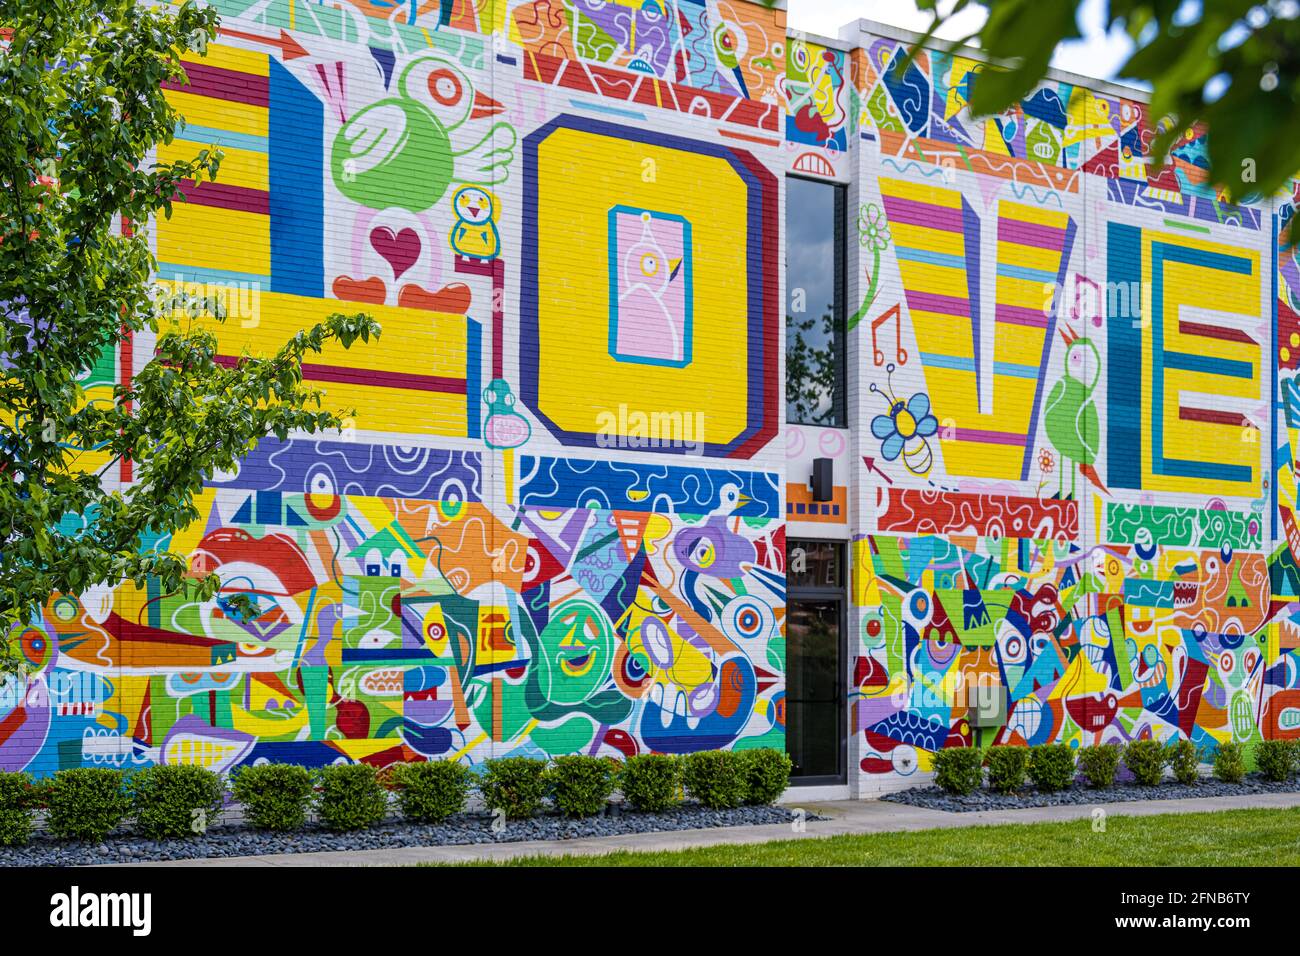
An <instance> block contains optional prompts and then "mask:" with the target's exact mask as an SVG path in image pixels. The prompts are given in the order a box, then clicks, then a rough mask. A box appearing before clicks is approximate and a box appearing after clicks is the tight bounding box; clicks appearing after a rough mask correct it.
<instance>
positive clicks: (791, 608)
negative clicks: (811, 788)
mask: <svg viewBox="0 0 1300 956" xmlns="http://www.w3.org/2000/svg"><path fill="white" fill-rule="evenodd" d="M842 557H843V546H842V545H840V544H838V543H835V542H810V541H791V542H790V544H789V549H788V554H787V558H788V563H787V565H786V567H787V581H788V594H787V598H786V710H785V730H786V750H787V752H788V753H789V754H790V759H791V760H792V761H794V770H793V773H792V775H791V777H792V780H791V782H793V783H803V784H812V783H816V784H827V783H842V782H844V779H845V777H844V761H845V725H846V723H847V720H848V709H847V706H846V701H845V687H844V663H843V662H844V595H843V572H842V570H841V569H842V565H843V561H842Z"/></svg>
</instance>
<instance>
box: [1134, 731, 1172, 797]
mask: <svg viewBox="0 0 1300 956" xmlns="http://www.w3.org/2000/svg"><path fill="white" fill-rule="evenodd" d="M1168 759H1169V754H1168V752H1167V751H1166V750H1165V745H1164V744H1162V743H1161V742H1160V741H1158V740H1134V741H1130V742H1129V744H1128V746H1126V747H1125V748H1124V766H1126V767H1128V769H1129V773H1131V774H1133V779H1134V780H1136V781H1137V782H1138V783H1139V784H1141V785H1142V786H1144V787H1154V786H1157V785H1158V784H1159V783H1160V781H1161V780H1163V779H1164V778H1165V763H1166V762H1167V761H1168Z"/></svg>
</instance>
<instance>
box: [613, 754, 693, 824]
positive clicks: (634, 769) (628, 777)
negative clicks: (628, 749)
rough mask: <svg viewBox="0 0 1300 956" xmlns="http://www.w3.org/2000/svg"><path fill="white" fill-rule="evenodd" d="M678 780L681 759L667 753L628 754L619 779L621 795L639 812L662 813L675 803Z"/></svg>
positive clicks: (680, 784)
mask: <svg viewBox="0 0 1300 956" xmlns="http://www.w3.org/2000/svg"><path fill="white" fill-rule="evenodd" d="M681 781H682V765H681V761H680V760H678V759H677V758H676V757H671V756H669V755H668V754H639V755H638V756H635V757H628V758H627V760H625V761H623V769H622V771H621V772H620V773H619V779H618V782H619V789H620V790H622V791H623V799H624V800H626V801H627V802H628V803H629V804H630V805H631V807H632V809H634V810H640V811H641V812H642V813H662V812H663V811H665V810H668V809H670V808H672V807H673V806H674V805H676V803H677V801H678V799H679V791H680V790H681V786H682V782H681Z"/></svg>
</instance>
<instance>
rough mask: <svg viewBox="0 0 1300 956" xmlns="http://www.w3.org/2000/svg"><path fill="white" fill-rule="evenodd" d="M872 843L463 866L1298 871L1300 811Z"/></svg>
mask: <svg viewBox="0 0 1300 956" xmlns="http://www.w3.org/2000/svg"><path fill="white" fill-rule="evenodd" d="M1092 827H1093V824H1092V821H1091V820H1090V819H1089V820H1078V821H1069V822H1065V823H1032V824H1023V823H1013V824H1006V825H1002V826H981V827H962V828H961V829H956V830H924V831H921V832H917V833H874V834H869V835H865V836H841V837H828V838H825V839H803V840H782V841H780V842H776V843H759V844H755V845H753V846H718V847H704V848H700V849H695V850H682V851H679V852H672V853H628V852H619V853H611V854H609V855H608V856H590V857H574V856H565V857H528V858H523V859H518V860H510V861H506V862H502V863H493V864H485V863H471V864H463V865H468V866H954V865H963V866H1259V865H1270V866H1296V865H1300V808H1296V809H1286V810H1224V811H1220V812H1217V813H1171V814H1166V815H1163V816H1154V817H1122V816H1111V817H1109V818H1107V820H1106V831H1105V832H1104V833H1097V832H1094V831H1093V828H1092Z"/></svg>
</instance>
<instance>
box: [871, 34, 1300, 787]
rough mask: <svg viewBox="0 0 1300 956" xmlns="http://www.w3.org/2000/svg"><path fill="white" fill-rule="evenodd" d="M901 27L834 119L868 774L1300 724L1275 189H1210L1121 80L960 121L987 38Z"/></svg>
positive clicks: (1244, 734)
mask: <svg viewBox="0 0 1300 956" xmlns="http://www.w3.org/2000/svg"><path fill="white" fill-rule="evenodd" d="M901 52H902V46H901V45H900V44H899V43H897V42H896V41H893V40H886V39H881V38H874V37H873V38H869V39H868V42H865V43H864V46H863V48H862V49H860V50H858V51H857V52H856V53H855V54H854V56H855V59H854V71H853V84H852V88H853V90H854V91H856V97H857V98H856V100H855V103H856V104H857V107H856V108H855V110H854V111H853V116H852V118H851V119H849V120H846V123H847V124H848V125H847V128H848V129H849V130H850V131H851V132H856V133H858V134H860V135H859V139H860V145H859V149H860V153H861V157H860V159H859V168H860V169H861V170H863V177H864V179H863V181H864V190H863V197H862V198H863V204H864V206H863V208H864V210H869V214H867V215H865V216H864V218H863V226H864V228H866V227H869V230H870V234H869V235H868V233H865V232H864V234H863V240H864V241H863V242H862V243H861V244H860V245H861V251H860V252H859V262H860V269H861V271H862V274H863V275H864V277H865V279H864V281H863V282H862V284H861V285H862V288H863V289H864V290H865V295H863V296H862V299H863V304H862V309H861V311H860V312H859V315H858V316H857V317H856V318H857V319H858V320H859V321H860V324H859V325H858V329H859V331H858V335H859V336H860V338H861V340H862V341H861V344H860V346H859V351H858V354H859V355H860V356H861V358H860V359H859V361H858V364H857V367H858V371H859V374H860V375H861V376H862V380H863V382H864V383H865V385H864V387H863V388H862V389H860V391H859V394H860V395H861V396H862V401H861V413H860V415H859V418H858V421H860V422H862V423H863V424H864V425H866V424H867V423H869V429H863V431H864V432H867V433H866V434H863V439H864V446H863V448H862V449H861V456H862V458H863V459H864V466H865V467H864V468H863V470H862V474H861V479H862V480H861V483H860V484H859V486H858V505H859V513H860V514H861V515H862V516H863V518H864V520H862V521H861V522H859V526H858V527H857V528H856V529H855V531H856V534H855V536H854V538H855V539H854V542H853V549H854V550H853V553H854V564H855V587H854V596H853V601H854V604H855V606H856V612H855V620H856V628H857V631H856V640H857V641H858V642H859V643H858V646H857V649H856V652H855V660H854V661H853V662H852V666H853V668H854V669H853V674H852V678H851V694H852V696H853V697H854V698H855V702H854V703H853V705H852V708H853V712H852V717H851V725H852V727H853V729H854V732H855V734H856V742H857V745H858V747H859V751H858V753H857V754H856V756H857V762H858V766H857V768H856V769H857V770H858V772H859V774H860V775H861V776H860V778H859V781H858V783H859V792H862V793H869V792H873V791H879V790H880V789H883V788H890V787H894V786H899V785H905V784H906V783H908V782H910V781H914V780H915V779H917V774H919V773H923V772H924V771H926V770H927V769H928V768H929V763H930V756H931V755H932V754H933V753H934V751H935V750H937V749H939V748H941V747H945V746H967V745H971V744H990V743H1022V744H1033V743H1042V742H1047V741H1064V742H1067V743H1070V744H1072V745H1075V746H1085V745H1089V744H1094V743H1101V742H1111V741H1114V742H1124V741H1127V740H1132V739H1135V738H1139V737H1154V738H1157V739H1165V738H1169V737H1174V736H1182V737H1187V738H1190V739H1191V740H1192V741H1194V742H1195V743H1196V744H1197V745H1198V746H1200V747H1202V748H1204V749H1205V750H1207V751H1212V750H1213V748H1214V747H1215V746H1216V745H1217V743H1219V742H1221V741H1226V740H1238V741H1242V742H1246V743H1249V742H1251V741H1254V740H1258V739H1262V737H1263V736H1265V735H1268V736H1277V735H1279V734H1280V735H1283V736H1295V735H1297V734H1300V723H1297V722H1296V721H1295V720H1294V719H1293V718H1292V717H1291V712H1290V711H1289V710H1288V711H1287V713H1288V717H1287V719H1282V718H1281V717H1280V716H1279V714H1280V713H1281V711H1279V708H1280V707H1286V706H1287V705H1286V704H1285V702H1286V701H1288V700H1289V699H1290V693H1291V688H1292V685H1293V684H1294V683H1295V680H1294V678H1293V676H1291V675H1292V672H1293V671H1295V666H1294V661H1293V659H1292V649H1293V647H1294V646H1295V642H1294V624H1293V623H1292V621H1291V611H1290V609H1291V607H1292V605H1293V602H1294V597H1293V596H1290V595H1294V594H1296V593H1298V592H1296V591H1294V590H1291V591H1288V590H1286V589H1287V588H1288V587H1291V586H1292V584H1291V582H1292V581H1293V580H1294V578H1292V577H1291V576H1289V573H1288V572H1289V569H1290V568H1292V567H1294V566H1295V560H1294V557H1293V556H1292V553H1291V546H1292V545H1290V544H1287V543H1285V542H1282V546H1281V547H1280V548H1275V547H1274V546H1272V545H1270V544H1269V542H1270V541H1274V540H1277V539H1276V538H1275V537H1272V536H1274V535H1277V533H1278V532H1277V530H1276V528H1277V523H1278V521H1279V520H1280V521H1282V522H1283V524H1287V523H1288V522H1290V524H1291V526H1294V522H1293V519H1289V518H1288V514H1289V511H1288V509H1287V508H1286V507H1285V506H1283V507H1281V508H1278V509H1276V510H1275V505H1277V504H1278V503H1279V499H1278V497H1277V488H1278V487H1279V482H1280V483H1281V484H1282V485H1283V486H1287V487H1289V488H1291V489H1293V488H1294V479H1293V478H1292V477H1291V475H1292V461H1291V451H1290V448H1291V447H1292V446H1291V445H1289V444H1288V443H1287V442H1286V441H1285V440H1280V441H1277V442H1272V444H1270V442H1271V441H1272V439H1271V438H1270V437H1269V436H1268V435H1267V434H1266V432H1267V431H1268V429H1269V428H1270V427H1271V426H1269V424H1268V423H1269V421H1270V420H1271V418H1272V417H1273V416H1272V415H1271V414H1270V411H1269V408H1270V399H1269V397H1268V396H1269V394H1270V390H1271V389H1273V388H1274V387H1275V386H1274V384H1273V379H1274V375H1273V373H1272V371H1271V369H1270V367H1269V366H1270V364H1271V363H1270V362H1267V361H1265V359H1264V355H1265V354H1266V353H1267V352H1268V350H1269V348H1270V346H1269V344H1268V343H1269V342H1270V341H1272V340H1273V339H1274V338H1275V337H1277V335H1278V332H1277V320H1278V318H1280V317H1284V316H1285V315H1286V313H1285V311H1284V309H1286V308H1289V306H1288V304H1287V302H1286V298H1285V293H1284V292H1280V293H1278V294H1277V295H1276V296H1273V295H1272V294H1271V293H1270V291H1269V281H1268V279H1267V278H1266V276H1265V275H1264V271H1265V270H1266V269H1267V268H1268V263H1269V261H1270V257H1272V256H1275V255H1280V256H1281V258H1282V259H1283V260H1285V258H1286V256H1285V254H1282V253H1276V252H1275V251H1274V248H1273V247H1274V245H1275V244H1276V243H1275V241H1273V240H1270V237H1269V234H1268V233H1267V231H1266V230H1265V229H1264V228H1263V224H1264V222H1265V216H1266V215H1267V213H1268V210H1269V208H1270V203H1269V202H1264V201H1259V202H1256V203H1253V204H1248V205H1245V206H1232V205H1230V204H1228V203H1226V202H1224V201H1223V200H1222V198H1221V197H1220V196H1218V195H1216V194H1215V193H1214V191H1213V190H1210V189H1208V188H1207V187H1206V186H1205V176H1204V166H1205V162H1204V143H1203V137H1202V135H1201V131H1198V130H1191V131H1189V132H1188V133H1187V134H1186V136H1185V137H1184V138H1183V140H1182V141H1180V143H1179V145H1178V146H1177V147H1176V148H1175V150H1174V155H1173V162H1172V164H1171V165H1170V166H1169V167H1167V168H1165V169H1164V170H1158V169H1157V168H1156V164H1155V163H1154V162H1153V160H1152V157H1151V156H1150V155H1149V152H1148V149H1149V146H1150V143H1151V140H1152V136H1153V131H1152V123H1151V119H1150V117H1149V116H1148V115H1147V111H1146V107H1145V105H1144V104H1142V103H1140V102H1137V101H1136V100H1132V99H1127V98H1124V97H1122V96H1118V95H1115V94H1113V93H1112V92H1109V91H1103V90H1088V89H1084V88H1082V87H1078V86H1074V85H1071V84H1068V83H1062V82H1050V83H1047V84H1045V85H1044V86H1042V87H1041V88H1040V89H1038V90H1036V91H1035V92H1034V93H1033V95H1032V96H1030V97H1029V98H1027V99H1026V100H1025V101H1024V102H1022V103H1020V104H1019V105H1017V106H1016V107H1014V108H1013V109H1011V110H1008V111H1007V112H1006V113H1005V114H1003V115H1001V116H996V117H989V118H983V119H978V120H976V119H974V118H972V117H971V116H970V114H969V111H968V109H967V108H966V100H967V96H968V94H969V92H970V88H971V85H972V84H973V83H975V82H977V81H978V73H979V70H980V69H982V67H981V66H980V65H979V64H978V63H977V62H975V61H973V60H969V59H963V58H962V57H960V56H952V55H947V54H942V53H938V52H933V51H931V52H927V53H926V54H924V55H923V56H919V57H918V58H917V59H916V60H915V62H914V63H913V64H911V65H910V66H909V67H908V69H907V71H906V72H904V73H902V74H897V73H894V72H893V71H891V70H890V69H889V66H890V64H891V63H893V62H894V61H895V59H896V58H898V57H899V56H900V54H901ZM1287 208H1288V205H1287V204H1285V203H1283V204H1281V206H1280V212H1279V213H1277V214H1275V217H1274V218H1275V224H1274V228H1275V230H1276V228H1277V227H1278V221H1280V220H1281V219H1283V218H1284V217H1286V215H1287V212H1286V209H1287ZM877 236H887V237H888V239H887V240H886V241H884V242H876V241H875V239H874V237H877ZM869 240H870V241H869ZM1276 274H1278V275H1284V274H1285V270H1284V269H1278V270H1276ZM1279 297H1280V299H1281V301H1280V302H1279V303H1278V308H1277V309H1275V308H1274V304H1273V302H1272V301H1271V299H1272V298H1279ZM1271 317H1272V318H1271ZM1297 341H1300V339H1297ZM1287 355H1288V356H1290V355H1291V352H1288V353H1287ZM1284 362H1285V360H1284V359H1281V357H1280V355H1279V367H1281V368H1285V365H1284ZM1286 387H1287V386H1286V385H1285V384H1279V385H1278V386H1277V388H1278V389H1279V391H1278V393H1277V394H1278V395H1279V396H1280V395H1282V394H1285V389H1286ZM1275 407H1276V408H1277V409H1278V412H1279V415H1280V416H1282V417H1284V415H1285V413H1284V405H1283V404H1282V403H1281V401H1280V400H1279V401H1277V402H1276V403H1275ZM1279 427H1281V426H1280V425H1279ZM1279 434H1281V433H1280V432H1279ZM1273 448H1277V449H1278V450H1277V451H1271V450H1270V449H1273ZM1293 543H1294V544H1300V538H1295V539H1294V542H1293ZM1293 724H1294V725H1295V726H1294V727H1293V726H1292V725H1293Z"/></svg>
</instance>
